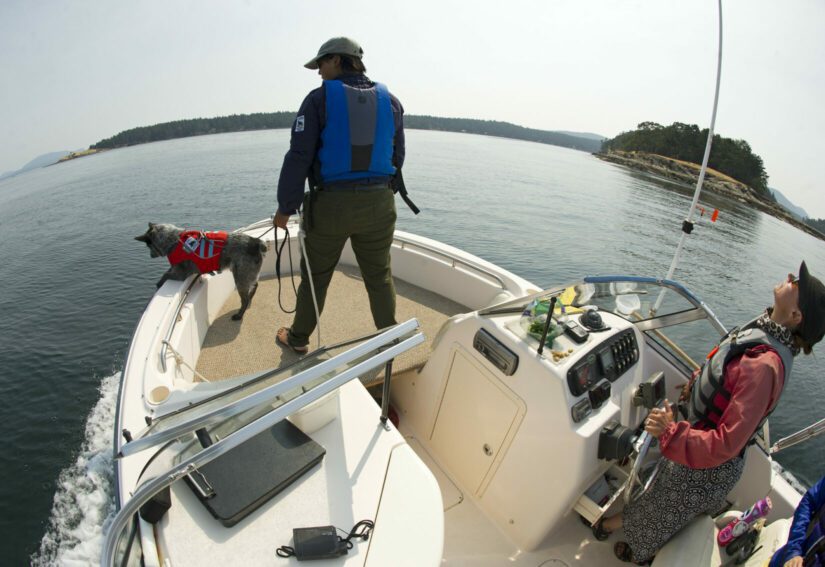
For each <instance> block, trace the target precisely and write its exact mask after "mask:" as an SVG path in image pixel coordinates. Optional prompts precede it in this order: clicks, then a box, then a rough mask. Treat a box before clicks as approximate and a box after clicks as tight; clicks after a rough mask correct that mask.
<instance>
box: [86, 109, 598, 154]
mask: <svg viewBox="0 0 825 567" xmlns="http://www.w3.org/2000/svg"><path fill="white" fill-rule="evenodd" d="M294 119H295V113H294V112H268V113H265V112H259V113H256V114H233V115H231V116H219V117H217V118H193V119H191V120H176V121H174V122H164V123H162V124H155V125H153V126H142V127H140V128H132V129H130V130H124V131H123V132H120V133H119V134H116V135H114V136H112V137H111V138H106V139H105V140H101V141H99V142H98V143H96V144H94V145H92V146H89V147H90V149H93V150H102V149H113V148H122V147H125V146H134V145H136V144H145V143H148V142H159V141H161V140H171V139H174V138H186V137H189V136H202V135H205V134H222V133H226V132H245V131H249V130H269V129H273V128H291V127H292V122H293V120H294ZM404 127H405V128H413V129H419V130H440V131H444V132H465V133H470V134H483V135H487V136H500V137H502V138H515V139H518V140H528V141H531V142H539V143H542V144H552V145H555V146H563V147H565V148H572V149H576V150H582V151H586V152H597V151H599V149H600V148H601V142H600V141H599V140H596V139H591V138H583V137H579V136H573V135H570V134H563V133H561V132H552V131H549V130H535V129H533V128H524V127H522V126H517V125H515V124H510V123H508V122H496V121H491V120H475V119H470V118H438V117H436V116H416V115H405V116H404Z"/></svg>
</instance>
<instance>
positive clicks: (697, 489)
mask: <svg viewBox="0 0 825 567" xmlns="http://www.w3.org/2000/svg"><path fill="white" fill-rule="evenodd" d="M662 459H663V461H662V465H661V469H660V470H659V474H658V475H657V477H656V479H655V480H654V481H653V485H652V486H651V487H650V489H649V490H648V491H647V492H646V493H645V494H644V495H643V496H641V497H640V498H639V499H638V500H636V501H635V502H632V503H630V504H628V505H627V506H626V507H625V509H624V521H623V525H624V533H625V536H626V537H627V543H628V544H629V545H630V549H631V550H632V551H633V560H634V561H638V562H645V561H648V560H649V559H650V558H651V557H653V556H654V555H655V554H656V552H657V551H659V549H660V548H661V547H662V546H663V545H664V544H665V543H667V542H668V540H670V538H671V537H673V535H674V534H675V533H676V532H678V531H679V530H681V529H682V528H683V527H685V525H687V523H688V522H690V521H691V520H692V519H693V518H695V517H696V516H698V515H699V514H710V515H712V516H715V515H716V514H718V513H719V512H722V511H723V510H724V509H725V506H726V505H727V501H726V500H725V498H726V497H727V495H728V492H730V490H731V489H732V488H733V485H734V484H736V482H737V481H738V480H739V477H740V476H742V469H743V468H744V465H745V463H744V460H743V459H742V458H741V457H735V458H733V459H731V460H729V461H727V462H725V463H722V464H721V465H719V466H718V467H714V468H711V469H691V468H688V467H686V466H683V465H680V464H677V463H674V462H673V461H671V460H669V459H665V458H664V457H662Z"/></svg>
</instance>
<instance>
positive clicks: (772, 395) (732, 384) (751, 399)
mask: <svg viewBox="0 0 825 567" xmlns="http://www.w3.org/2000/svg"><path fill="white" fill-rule="evenodd" d="M784 382H785V371H784V368H783V366H782V359H781V358H780V357H779V355H778V354H777V353H776V351H774V350H769V349H764V348H754V349H749V350H748V351H746V352H745V353H744V354H743V355H742V356H740V357H739V359H738V360H737V359H734V360H731V361H730V362H729V363H728V366H727V367H726V369H725V388H729V391H730V393H731V397H730V402H729V403H728V404H727V406H726V407H725V409H724V412H723V413H722V416H721V417H720V419H719V423H718V424H717V426H716V429H710V430H704V429H698V428H696V427H692V426H691V424H690V422H688V421H677V422H674V423H671V424H670V425H668V427H667V429H665V431H664V433H662V435H661V436H660V437H659V446H660V448H661V451H662V455H664V456H665V457H667V458H668V459H670V460H671V461H675V462H677V463H679V464H682V465H685V466H687V467H690V468H692V469H706V468H711V467H716V466H719V465H721V464H722V463H724V462H725V461H728V460H729V459H732V458H733V457H735V456H737V455H738V454H739V453H740V452H741V451H742V448H743V447H745V445H746V444H747V442H748V441H749V440H750V438H751V435H753V432H754V429H755V428H756V426H757V425H759V422H760V421H761V420H762V418H763V417H764V416H765V414H767V413H768V411H769V410H770V409H771V408H772V407H773V406H774V405H775V404H776V402H777V401H778V400H779V395H780V394H781V393H782V386H783V385H784Z"/></svg>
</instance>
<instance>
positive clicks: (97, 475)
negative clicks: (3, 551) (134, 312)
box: [31, 373, 120, 566]
mask: <svg viewBox="0 0 825 567" xmlns="http://www.w3.org/2000/svg"><path fill="white" fill-rule="evenodd" d="M119 384H120V373H118V374H115V375H112V376H107V377H106V378H104V379H103V380H102V381H101V384H100V399H99V400H98V402H97V404H96V405H95V407H94V408H93V409H92V411H91V413H90V414H89V418H88V419H87V421H86V432H85V438H84V440H83V445H82V447H81V449H80V454H79V455H78V456H77V459H76V460H75V462H74V463H73V464H71V465H69V466H68V467H67V468H65V469H64V470H63V471H62V472H61V473H60V477H59V478H58V481H57V492H56V493H55V495H54V505H53V506H52V512H51V516H50V518H49V527H48V529H47V531H46V535H44V536H43V540H42V541H41V542H40V550H39V551H38V552H36V553H35V554H34V555H33V556H32V558H31V563H32V565H35V566H41V565H42V566H45V565H91V564H95V563H99V562H100V551H101V546H102V545H103V535H104V534H105V533H106V526H108V525H109V523H110V521H111V518H112V517H113V516H114V513H115V501H114V474H113V464H112V450H113V447H112V443H113V424H114V421H115V420H114V417H115V408H116V406H117V392H118V385H119Z"/></svg>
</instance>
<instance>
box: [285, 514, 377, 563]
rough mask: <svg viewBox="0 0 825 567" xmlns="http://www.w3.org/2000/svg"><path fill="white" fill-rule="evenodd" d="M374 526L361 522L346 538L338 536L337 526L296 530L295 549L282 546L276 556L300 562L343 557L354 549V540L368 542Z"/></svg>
mask: <svg viewBox="0 0 825 567" xmlns="http://www.w3.org/2000/svg"><path fill="white" fill-rule="evenodd" d="M373 525H374V524H373V523H372V521H371V520H361V521H360V522H358V523H357V524H355V526H353V528H352V530H351V531H350V532H349V534H348V535H347V537H346V538H342V537H341V536H339V535H338V533H337V532H336V528H335V526H316V527H312V528H294V529H293V530H292V545H293V547H290V546H288V545H282V546H281V547H279V548H278V549H276V550H275V554H276V555H277V556H278V557H295V559H297V560H298V561H306V560H308V559H334V558H336V557H341V556H342V555H346V554H347V552H348V551H349V550H350V549H352V540H353V539H360V540H364V541H366V540H367V538H369V535H370V531H371V530H372V528H373ZM341 531H343V530H341ZM344 533H346V532H344Z"/></svg>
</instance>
